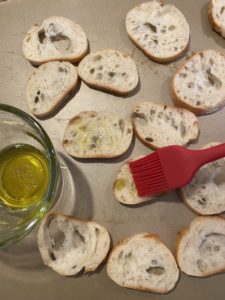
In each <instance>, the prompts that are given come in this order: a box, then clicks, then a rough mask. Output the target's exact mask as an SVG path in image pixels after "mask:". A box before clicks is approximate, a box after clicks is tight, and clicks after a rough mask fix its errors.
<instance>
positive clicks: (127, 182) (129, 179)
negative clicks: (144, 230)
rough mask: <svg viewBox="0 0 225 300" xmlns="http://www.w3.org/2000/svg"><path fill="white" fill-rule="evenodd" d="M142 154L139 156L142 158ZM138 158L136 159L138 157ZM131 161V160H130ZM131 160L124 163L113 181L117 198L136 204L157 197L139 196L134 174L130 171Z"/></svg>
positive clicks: (126, 202)
mask: <svg viewBox="0 0 225 300" xmlns="http://www.w3.org/2000/svg"><path fill="white" fill-rule="evenodd" d="M141 157H142V156H140V157H138V158H141ZM138 158H136V159H138ZM129 161H131V160H129ZM129 161H126V162H125V163H123V164H122V165H121V167H120V169H119V171H118V173H117V174H116V178H115V180H114V183H113V194H114V196H115V198H116V199H117V200H118V201H119V202H121V203H123V204H127V205H136V204H140V203H143V202H146V201H148V200H152V199H155V197H150V196H149V197H139V196H138V193H137V189H136V187H135V183H134V180H133V176H132V174H131V172H130V168H129Z"/></svg>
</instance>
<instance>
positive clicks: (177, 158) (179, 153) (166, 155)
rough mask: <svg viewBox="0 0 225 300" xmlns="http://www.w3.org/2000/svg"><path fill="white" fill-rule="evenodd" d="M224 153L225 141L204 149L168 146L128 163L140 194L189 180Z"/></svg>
mask: <svg viewBox="0 0 225 300" xmlns="http://www.w3.org/2000/svg"><path fill="white" fill-rule="evenodd" d="M222 157H225V143H224V144H220V145H217V146H214V147H210V148H207V149H203V150H190V149H186V148H184V147H181V146H168V147H163V148H160V149H158V150H156V151H155V152H154V153H152V154H149V155H147V156H145V157H143V158H140V159H137V160H135V161H132V162H130V163H129V167H130V170H131V173H132V175H133V178H134V182H135V185H136V188H137V191H138V195H139V196H140V197H144V196H150V195H156V194H161V193H165V192H167V191H170V190H173V189H176V188H180V187H182V186H184V185H186V184H187V183H189V182H190V181H191V179H192V177H193V176H194V174H195V173H196V171H197V170H198V169H199V168H200V167H201V166H202V165H204V164H206V163H209V162H211V161H214V160H217V159H219V158H222Z"/></svg>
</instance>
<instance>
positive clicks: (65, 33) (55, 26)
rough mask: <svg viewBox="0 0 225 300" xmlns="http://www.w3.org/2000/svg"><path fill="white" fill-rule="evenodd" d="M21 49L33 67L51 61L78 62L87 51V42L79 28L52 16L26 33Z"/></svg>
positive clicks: (70, 22)
mask: <svg viewBox="0 0 225 300" xmlns="http://www.w3.org/2000/svg"><path fill="white" fill-rule="evenodd" d="M22 49H23V53H24V55H25V57H26V58H27V59H28V60H29V61H30V62H31V63H32V64H34V65H39V64H42V63H44V62H48V61H52V60H63V61H70V62H73V63H76V62H79V61H80V60H81V59H82V58H83V57H84V56H85V55H86V54H87V51H88V41H87V37H86V34H85V32H84V30H83V29H82V28H81V26H80V25H79V24H77V23H74V22H73V21H71V20H69V19H66V18H64V17H58V16H53V17H49V18H47V19H45V20H44V21H43V22H42V24H41V25H40V26H39V25H33V26H32V27H31V29H30V30H29V31H28V32H27V34H26V36H25V38H24V40H23V44H22Z"/></svg>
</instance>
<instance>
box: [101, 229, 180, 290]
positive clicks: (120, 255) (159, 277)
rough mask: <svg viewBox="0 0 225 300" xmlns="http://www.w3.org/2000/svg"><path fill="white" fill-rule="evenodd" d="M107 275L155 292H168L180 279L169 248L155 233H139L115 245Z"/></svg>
mask: <svg viewBox="0 0 225 300" xmlns="http://www.w3.org/2000/svg"><path fill="white" fill-rule="evenodd" d="M107 274H108V276H109V277H110V278H111V279H112V280H113V281H114V282H116V283H117V284H118V285H120V286H122V287H126V288H131V289H137V290H143V291H148V292H154V293H161V294H164V293H168V292H170V291H171V290H172V289H173V288H174V287H175V284H176V282H177V281H178V278H179V270H178V267H177V264H176V261H175V258H174V256H173V254H172V253H171V251H170V250H169V249H168V248H167V247H166V246H165V245H164V244H163V243H162V242H161V240H160V238H159V237H158V236H157V235H154V234H149V233H139V234H136V235H134V236H132V237H130V238H127V239H123V240H121V241H119V242H118V243H117V245H115V247H114V248H113V250H112V251H111V253H110V256H109V259H108V262H107Z"/></svg>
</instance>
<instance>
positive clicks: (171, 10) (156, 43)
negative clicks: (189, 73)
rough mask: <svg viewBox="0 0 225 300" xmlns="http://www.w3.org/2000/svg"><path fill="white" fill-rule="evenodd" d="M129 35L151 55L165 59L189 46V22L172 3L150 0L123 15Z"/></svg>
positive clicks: (160, 59)
mask: <svg viewBox="0 0 225 300" xmlns="http://www.w3.org/2000/svg"><path fill="white" fill-rule="evenodd" d="M126 30H127V33H128V35H129V37H130V39H131V40H132V41H133V42H134V44H135V45H136V46H137V47H139V48H140V49H141V50H142V51H143V52H144V53H145V54H146V55H147V56H148V57H149V58H150V59H152V60H154V61H157V62H160V63H167V62H171V61H174V60H176V59H177V58H178V57H180V56H181V55H183V54H184V53H185V52H186V51H187V50H188V46H189V39H190V31H189V25H188V23H187V21H186V19H185V17H184V15H183V14H182V13H181V11H180V10H178V9H177V8H176V7H175V6H173V5H170V4H167V5H164V4H163V2H162V1H157V0H152V1H148V2H144V3H142V4H139V5H137V6H136V7H134V8H133V9H131V10H130V11H129V12H128V14H127V16H126Z"/></svg>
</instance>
